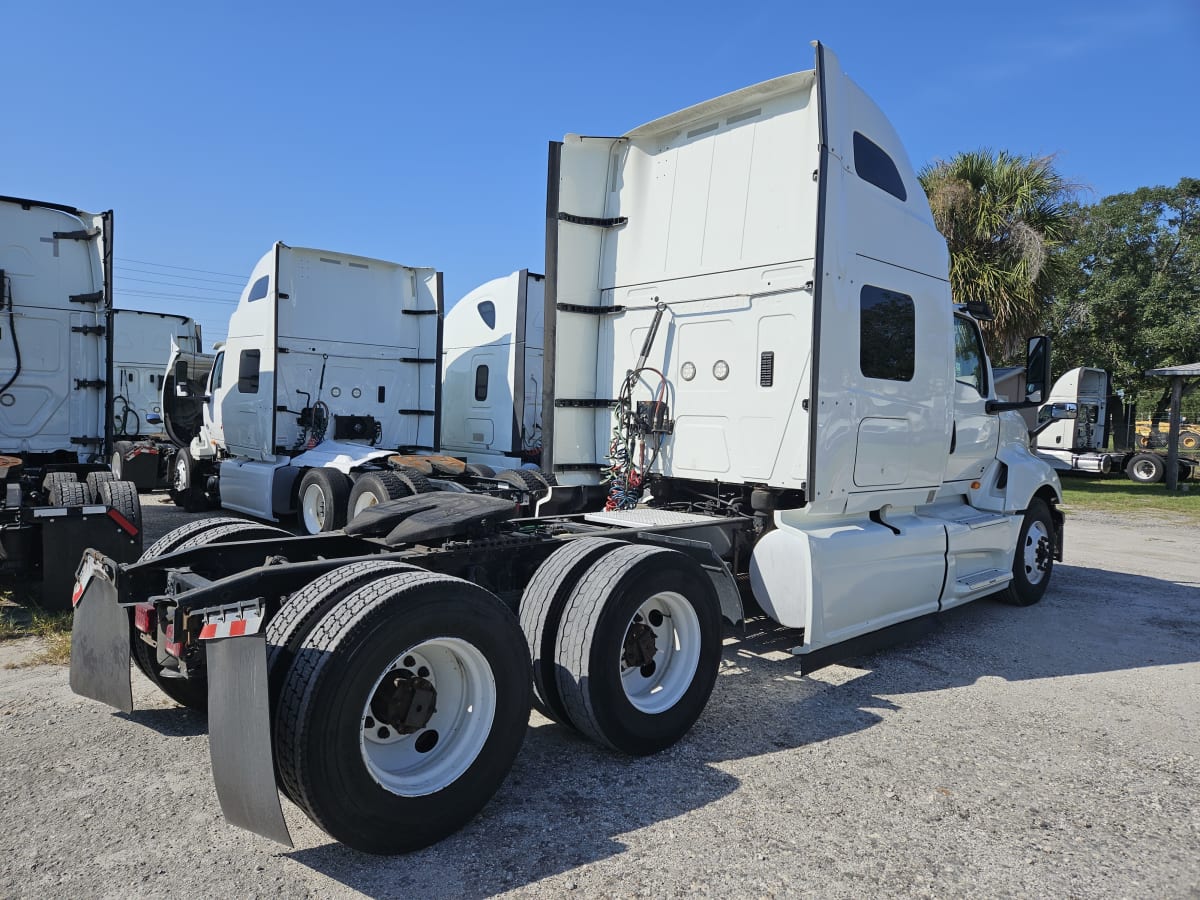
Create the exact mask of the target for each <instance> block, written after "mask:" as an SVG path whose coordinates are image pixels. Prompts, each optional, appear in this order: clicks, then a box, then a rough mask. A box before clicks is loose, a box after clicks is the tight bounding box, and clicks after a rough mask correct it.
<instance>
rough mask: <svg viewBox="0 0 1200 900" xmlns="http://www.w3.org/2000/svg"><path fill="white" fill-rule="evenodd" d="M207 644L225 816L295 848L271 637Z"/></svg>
mask: <svg viewBox="0 0 1200 900" xmlns="http://www.w3.org/2000/svg"><path fill="white" fill-rule="evenodd" d="M206 643H207V646H206V648H205V649H206V652H207V657H208V748H209V753H210V755H211V758H212V770H213V780H214V781H215V782H216V786H217V799H219V800H220V801H221V812H223V813H224V814H225V818H226V820H227V821H228V822H229V823H230V824H232V825H237V826H238V827H239V828H245V829H246V830H248V831H253V832H254V833H255V834H261V835H262V836H263V837H265V838H270V839H271V840H273V841H278V842H279V843H281V844H286V845H287V846H288V847H291V846H292V836H291V834H289V833H288V828H287V823H285V822H284V820H283V808H282V807H281V806H280V803H279V791H278V790H277V789H276V787H275V766H274V762H273V758H272V755H271V754H272V750H271V705H270V701H269V699H268V696H267V641H266V637H265V636H264V635H262V634H247V635H244V636H239V637H223V638H217V639H214V640H209V641H207V642H206Z"/></svg>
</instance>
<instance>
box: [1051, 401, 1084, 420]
mask: <svg viewBox="0 0 1200 900" xmlns="http://www.w3.org/2000/svg"><path fill="white" fill-rule="evenodd" d="M1047 409H1049V410H1050V418H1051V419H1053V420H1054V421H1056V422H1061V421H1062V420H1063V419H1075V418H1078V417H1079V406H1078V404H1075V403H1051V404H1050V406H1048V407H1047Z"/></svg>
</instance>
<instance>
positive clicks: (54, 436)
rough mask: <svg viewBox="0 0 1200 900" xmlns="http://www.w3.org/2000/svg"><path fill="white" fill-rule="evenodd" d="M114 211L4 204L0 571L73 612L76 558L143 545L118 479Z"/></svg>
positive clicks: (130, 496)
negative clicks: (110, 459) (112, 463)
mask: <svg viewBox="0 0 1200 900" xmlns="http://www.w3.org/2000/svg"><path fill="white" fill-rule="evenodd" d="M112 223H113V216H112V212H111V211H109V212H105V213H88V212H84V211H82V210H79V209H76V208H74V207H71V206H64V205H61V204H56V203H45V202H41V201H36V200H24V199H20V198H16V197H0V485H2V486H3V489H4V492H3V494H2V495H0V575H3V576H4V578H5V580H6V581H7V582H8V583H9V584H12V583H14V582H16V583H20V584H21V585H22V587H23V588H27V589H29V590H30V592H32V593H35V594H38V595H40V602H41V603H42V604H43V605H45V606H47V607H49V608H60V609H61V608H68V598H69V596H70V591H71V585H72V580H73V573H74V569H75V566H76V564H77V562H78V559H77V558H78V555H79V554H80V553H81V552H82V551H83V549H84V548H86V547H88V546H92V547H96V548H99V547H100V546H104V547H107V548H108V549H107V550H106V551H105V552H107V553H109V554H110V555H111V556H112V557H113V558H115V559H118V560H124V561H132V560H134V559H137V557H138V555H139V554H140V553H141V550H142V538H141V506H140V504H139V503H138V498H137V492H136V490H134V488H133V486H132V485H130V484H129V483H128V482H122V481H115V480H114V479H113V475H112V473H111V472H109V470H108V464H107V454H108V449H109V448H110V447H111V446H112V441H113V390H112V358H113V356H112V351H113V344H112V340H113V331H112Z"/></svg>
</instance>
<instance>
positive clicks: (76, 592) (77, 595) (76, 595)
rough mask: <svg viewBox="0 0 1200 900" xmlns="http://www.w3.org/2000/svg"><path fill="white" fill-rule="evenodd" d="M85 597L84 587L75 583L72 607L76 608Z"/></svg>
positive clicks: (72, 593) (72, 592)
mask: <svg viewBox="0 0 1200 900" xmlns="http://www.w3.org/2000/svg"><path fill="white" fill-rule="evenodd" d="M82 596H83V585H82V584H80V583H79V582H78V581H77V582H75V590H73V591H71V605H72V606H75V605H76V604H77V603H78V602H79V598H80V597H82Z"/></svg>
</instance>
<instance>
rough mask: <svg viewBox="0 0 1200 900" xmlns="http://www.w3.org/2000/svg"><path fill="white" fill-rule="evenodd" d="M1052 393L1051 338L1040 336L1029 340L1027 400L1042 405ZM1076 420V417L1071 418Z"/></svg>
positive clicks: (1026, 378) (1026, 370)
mask: <svg viewBox="0 0 1200 900" xmlns="http://www.w3.org/2000/svg"><path fill="white" fill-rule="evenodd" d="M1049 393H1050V338H1048V337H1046V335H1044V334H1042V335H1038V336H1037V337H1031V338H1030V339H1029V347H1028V350H1027V351H1026V354H1025V400H1026V402H1028V403H1042V402H1044V401H1045V399H1046V397H1047V396H1048V395H1049ZM1070 418H1074V415H1072V416H1070Z"/></svg>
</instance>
